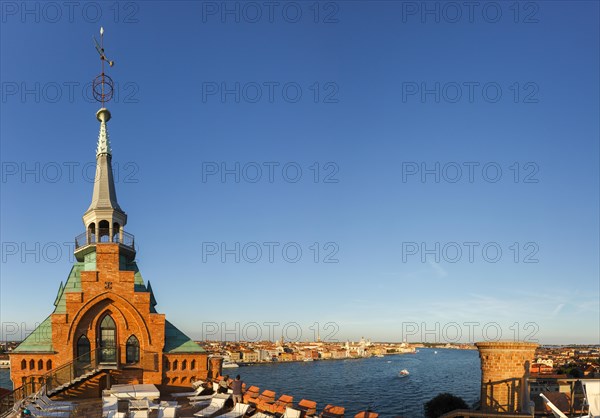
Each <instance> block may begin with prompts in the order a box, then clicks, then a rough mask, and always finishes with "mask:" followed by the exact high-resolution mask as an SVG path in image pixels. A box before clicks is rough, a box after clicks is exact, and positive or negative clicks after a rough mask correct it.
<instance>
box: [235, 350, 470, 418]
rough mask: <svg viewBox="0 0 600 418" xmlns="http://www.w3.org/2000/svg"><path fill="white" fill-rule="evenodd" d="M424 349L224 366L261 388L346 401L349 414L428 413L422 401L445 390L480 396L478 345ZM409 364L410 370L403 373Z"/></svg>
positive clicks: (321, 401) (410, 417) (411, 416)
mask: <svg viewBox="0 0 600 418" xmlns="http://www.w3.org/2000/svg"><path fill="white" fill-rule="evenodd" d="M437 351H438V354H434V350H429V349H420V350H419V353H417V354H405V355H394V356H386V357H384V358H368V359H360V360H332V361H314V362H301V363H281V364H277V363H275V364H261V365H256V366H248V367H240V368H237V369H224V373H229V375H230V376H234V375H235V374H237V373H239V374H240V375H241V376H242V380H244V381H245V382H246V383H248V384H254V385H256V386H259V387H260V388H261V390H263V389H271V390H274V391H275V392H276V393H277V396H279V395H281V394H284V393H285V394H289V395H292V396H294V400H295V401H299V400H300V399H302V398H307V399H311V400H314V401H316V402H317V407H318V408H323V407H324V406H325V405H326V404H328V403H330V404H334V405H340V406H344V407H345V408H346V416H354V414H355V413H356V412H358V411H360V410H364V409H366V407H367V406H368V405H369V404H370V405H371V409H373V410H374V411H376V412H379V413H380V414H381V415H382V416H384V417H390V416H399V415H401V416H403V417H406V418H419V417H423V404H424V403H425V402H427V401H428V400H429V399H431V398H433V397H434V396H435V395H437V394H438V393H441V392H450V393H453V394H455V395H457V396H460V397H462V398H463V399H464V400H465V401H466V402H467V404H469V405H472V404H473V403H474V402H475V401H477V400H478V399H479V390H480V379H481V372H480V370H479V356H478V353H477V350H437ZM402 369H407V370H408V371H409V372H410V376H407V377H399V376H398V372H399V371H400V370H402Z"/></svg>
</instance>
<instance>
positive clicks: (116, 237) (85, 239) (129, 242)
mask: <svg viewBox="0 0 600 418" xmlns="http://www.w3.org/2000/svg"><path fill="white" fill-rule="evenodd" d="M97 231H98V233H95V232H94V233H92V232H88V231H86V232H84V233H82V234H79V235H77V236H76V237H75V249H79V248H81V247H85V246H86V245H93V244H98V243H109V242H112V243H115V244H121V245H124V246H125V247H129V248H131V249H135V236H134V235H133V234H130V233H128V232H125V231H118V230H117V231H114V230H113V236H112V239H111V237H110V229H108V228H99V229H98V230H97Z"/></svg>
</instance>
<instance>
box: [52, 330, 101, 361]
mask: <svg viewBox="0 0 600 418" xmlns="http://www.w3.org/2000/svg"><path fill="white" fill-rule="evenodd" d="M90 351H91V349H90V340H88V337H86V336H85V335H82V336H81V337H79V339H78V340H77V355H76V356H77V358H78V359H79V361H81V362H82V363H89V362H90ZM48 361H50V360H48Z"/></svg>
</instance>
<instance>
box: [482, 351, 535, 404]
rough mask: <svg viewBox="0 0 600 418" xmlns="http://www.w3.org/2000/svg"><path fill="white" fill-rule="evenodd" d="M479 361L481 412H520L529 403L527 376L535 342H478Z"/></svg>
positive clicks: (533, 354)
mask: <svg viewBox="0 0 600 418" xmlns="http://www.w3.org/2000/svg"><path fill="white" fill-rule="evenodd" d="M475 345H476V346H477V348H478V350H479V358H480V359H481V409H482V411H485V412H507V413H519V412H521V411H523V410H524V406H525V405H524V403H526V402H529V399H526V398H527V391H526V381H525V379H526V377H527V376H528V374H529V366H530V365H531V364H532V363H533V359H534V357H535V350H536V348H537V347H538V345H537V344H534V343H526V342H518V341H515V342H509V341H497V342H489V341H487V342H479V343H476V344H475Z"/></svg>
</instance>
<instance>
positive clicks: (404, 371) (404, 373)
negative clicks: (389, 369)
mask: <svg viewBox="0 0 600 418" xmlns="http://www.w3.org/2000/svg"><path fill="white" fill-rule="evenodd" d="M398 374H399V375H400V376H408V375H409V374H410V373H409V371H408V370H406V369H402V370H400V373H398Z"/></svg>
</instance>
